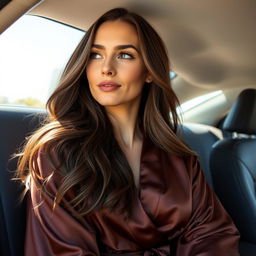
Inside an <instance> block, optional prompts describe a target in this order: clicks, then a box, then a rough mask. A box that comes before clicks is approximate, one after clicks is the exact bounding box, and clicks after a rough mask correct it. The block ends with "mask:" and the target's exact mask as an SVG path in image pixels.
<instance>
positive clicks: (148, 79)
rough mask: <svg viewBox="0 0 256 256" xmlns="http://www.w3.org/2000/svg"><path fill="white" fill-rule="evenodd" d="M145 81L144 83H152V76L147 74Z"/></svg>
mask: <svg viewBox="0 0 256 256" xmlns="http://www.w3.org/2000/svg"><path fill="white" fill-rule="evenodd" d="M145 81H146V83H151V82H152V81H153V79H152V76H151V75H150V74H147V76H146V80H145Z"/></svg>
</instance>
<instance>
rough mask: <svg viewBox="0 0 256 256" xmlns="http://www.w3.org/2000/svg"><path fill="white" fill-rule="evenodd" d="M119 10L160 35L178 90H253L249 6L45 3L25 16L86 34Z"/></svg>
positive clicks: (147, 0) (207, 1)
mask: <svg viewBox="0 0 256 256" xmlns="http://www.w3.org/2000/svg"><path fill="white" fill-rule="evenodd" d="M28 1H29V0H27V2H28ZM11 2H14V0H13V1H11ZM34 2H36V1H34ZM120 6H121V7H126V8H128V9H130V10H132V11H135V12H137V13H139V14H141V15H143V16H144V17H145V18H146V19H147V20H149V21H150V23H151V24H152V25H153V26H154V27H155V28H156V30H157V31H158V32H159V33H160V35H161V36H162V38H163V39H164V41H165V43H166V45H167V48H168V52H169V56H170V60H171V65H172V68H173V70H174V71H175V72H176V73H177V74H178V77H179V84H181V83H184V84H188V85H193V86H196V87H197V89H198V91H200V90H206V91H213V90H218V89H228V88H234V87H237V88H240V87H255V86H256V33H255V24H256V1H255V0H243V1H238V0H224V1H223V0H215V1H212V0H197V1H191V0H158V1H155V0H140V1H137V0H136V1H134V0H122V1H120V0H110V1H101V0H86V1H85V0H72V1H70V0H45V1H41V2H40V4H38V5H37V6H36V7H35V8H33V9H31V10H30V11H29V14H33V15H39V16H42V17H46V18H49V19H53V20H57V21H59V22H62V23H65V24H68V25H71V26H74V27H77V28H80V29H82V30H85V31H86V30H87V29H88V27H89V26H90V25H91V24H92V22H94V21H95V19H96V18H97V17H99V16H100V15H101V14H103V13H104V12H105V11H107V10H109V9H111V8H114V7H120ZM182 90H183V91H184V88H183V89H182ZM195 93H196V91H195Z"/></svg>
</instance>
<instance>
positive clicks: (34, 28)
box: [0, 15, 85, 107]
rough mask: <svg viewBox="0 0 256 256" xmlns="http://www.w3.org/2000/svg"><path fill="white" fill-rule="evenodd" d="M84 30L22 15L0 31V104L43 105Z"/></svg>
mask: <svg viewBox="0 0 256 256" xmlns="http://www.w3.org/2000/svg"><path fill="white" fill-rule="evenodd" d="M84 33H85V32H84V31H81V30H78V29H75V28H73V27H69V26H66V25H64V24H60V23H57V22H54V21H51V20H48V19H45V18H41V17H37V16H32V15H24V16H22V17H21V18H20V19H19V20H18V21H17V22H15V23H14V24H13V25H12V26H11V27H10V28H9V29H8V30H6V31H5V32H4V33H3V34H1V35H0V104H8V105H23V106H24V105H25V106H33V107H44V105H45V103H46V101H47V98H48V97H49V95H50V94H51V92H52V91H53V89H54V88H55V87H56V84H57V83H58V80H59V78H60V74H61V72H62V70H63V68H64V66H65V64H66V62H67V60H68V59H69V57H70V55H71V54H72V52H73V51H74V49H75V47H76V46H77V44H78V43H79V41H80V40H81V38H82V37H83V35H84Z"/></svg>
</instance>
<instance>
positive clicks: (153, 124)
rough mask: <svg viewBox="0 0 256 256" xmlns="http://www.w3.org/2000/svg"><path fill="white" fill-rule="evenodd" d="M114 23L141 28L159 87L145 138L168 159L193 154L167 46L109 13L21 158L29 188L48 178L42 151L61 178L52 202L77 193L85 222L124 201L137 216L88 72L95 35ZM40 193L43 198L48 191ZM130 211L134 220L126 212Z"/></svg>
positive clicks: (131, 187)
mask: <svg viewBox="0 0 256 256" xmlns="http://www.w3.org/2000/svg"><path fill="white" fill-rule="evenodd" d="M113 20H122V21H125V22H128V23H129V24H132V25H133V26H134V27H135V29H136V31H137V34H138V38H139V43H140V48H141V49H140V50H141V53H142V58H143V61H144V63H145V66H146V68H147V70H148V72H149V73H150V75H151V76H152V78H153V82H151V83H150V84H147V85H146V86H144V90H143V97H142V100H141V105H140V110H139V116H138V122H139V123H140V126H141V127H142V129H143V132H144V136H145V137H147V138H148V139H149V140H151V141H152V143H153V144H155V145H156V146H157V147H160V148H161V149H162V150H164V151H166V152H171V153H173V154H175V155H178V156H181V157H184V156H188V155H192V154H193V152H192V151H191V150H190V149H189V148H188V147H187V146H186V145H184V144H183V142H182V141H181V140H180V139H179V138H178V137H177V136H176V131H177V126H178V115H177V113H176V107H177V106H178V99H177V97H176V95H175V93H174V92H173V90H172V88H171V80H170V73H169V72H170V65H169V60H168V56H167V51H166V49H165V46H164V43H163V42H162V40H161V38H160V37H159V35H158V34H157V33H156V32H155V30H154V29H153V28H152V27H151V25H149V23H148V22H147V21H146V20H145V19H143V18H142V17H141V16H139V15H137V14H135V13H132V12H129V11H127V10H126V9H123V8H116V9H112V10H110V11H108V12H107V13H105V14H103V15H102V16H101V17H100V18H99V19H98V20H97V21H96V22H95V23H94V24H93V25H92V26H91V27H90V28H89V30H88V31H87V32H86V34H85V36H84V37H83V39H82V40H81V42H80V43H79V45H78V46H77V48H76V50H75V51H74V53H73V55H72V56H71V58H70V60H69V61H68V63H67V65H66V67H65V69H64V72H63V75H62V77H61V80H60V84H59V86H58V87H57V88H56V90H55V91H54V93H53V94H52V95H51V97H50V98H49V100H48V102H47V109H48V112H49V116H48V120H47V123H46V124H44V125H43V127H41V128H40V129H39V130H37V131H36V132H35V133H34V134H33V135H32V136H31V137H30V138H29V139H28V141H27V142H26V145H25V147H24V149H23V151H22V152H21V153H20V154H19V163H18V171H17V176H18V177H19V178H20V179H21V180H22V181H26V179H28V177H31V178H33V179H35V180H36V179H40V178H41V179H43V178H42V176H40V173H39V172H38V170H37V169H36V168H35V167H34V164H33V163H34V161H35V157H36V155H37V154H38V152H39V150H40V151H43V152H44V154H45V155H46V156H47V157H48V160H49V162H51V164H53V166H54V169H55V172H58V173H61V175H62V177H63V180H62V183H61V185H60V187H59V188H58V192H57V193H56V195H53V196H54V198H55V203H60V202H61V200H62V198H63V196H64V195H65V194H66V193H67V192H68V191H69V190H70V189H72V190H73V189H75V198H74V199H73V200H72V201H71V203H72V205H73V207H75V208H76V209H77V211H78V213H79V214H80V215H81V216H83V215H86V214H89V213H91V212H92V211H94V210H98V209H102V208H109V209H111V210H114V209H115V208H116V207H117V205H118V203H119V201H122V202H123V203H124V204H123V205H124V207H125V208H126V209H131V207H130V205H131V204H132V201H133V200H134V197H135V195H136V187H135V183H134V178H133V173H132V170H131V167H130V166H129V164H128V162H127V159H126V158H125V155H124V153H123V152H122V150H121V149H120V147H119V145H118V143H117V141H116V139H115V136H114V133H113V127H112V125H111V123H110V121H109V119H108V117H107V115H106V113H105V109H104V107H102V106H101V105H100V104H98V102H97V101H96V100H95V99H94V98H93V97H92V95H91V93H90V90H89V85H88V81H87V77H86V72H85V69H86V65H87V62H88V59H89V56H90V51H91V46H92V43H93V40H94V37H95V32H96V31H97V29H98V27H99V26H100V25H101V24H102V23H104V22H106V21H113ZM53 155H54V157H53ZM53 159H57V161H54V160H53ZM40 184H45V182H41V183H40ZM40 189H41V190H42V191H44V189H45V186H44V185H42V186H41V188H40ZM89 202H90V203H89ZM123 211H124V212H125V213H127V210H125V209H124V208H123Z"/></svg>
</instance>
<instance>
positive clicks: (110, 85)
mask: <svg viewBox="0 0 256 256" xmlns="http://www.w3.org/2000/svg"><path fill="white" fill-rule="evenodd" d="M98 86H99V88H100V89H101V90H102V91H104V92H112V91H115V90H117V89H118V88H119V87H121V85H120V84H117V83H115V82H112V81H103V82H101V83H100V84H98Z"/></svg>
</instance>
